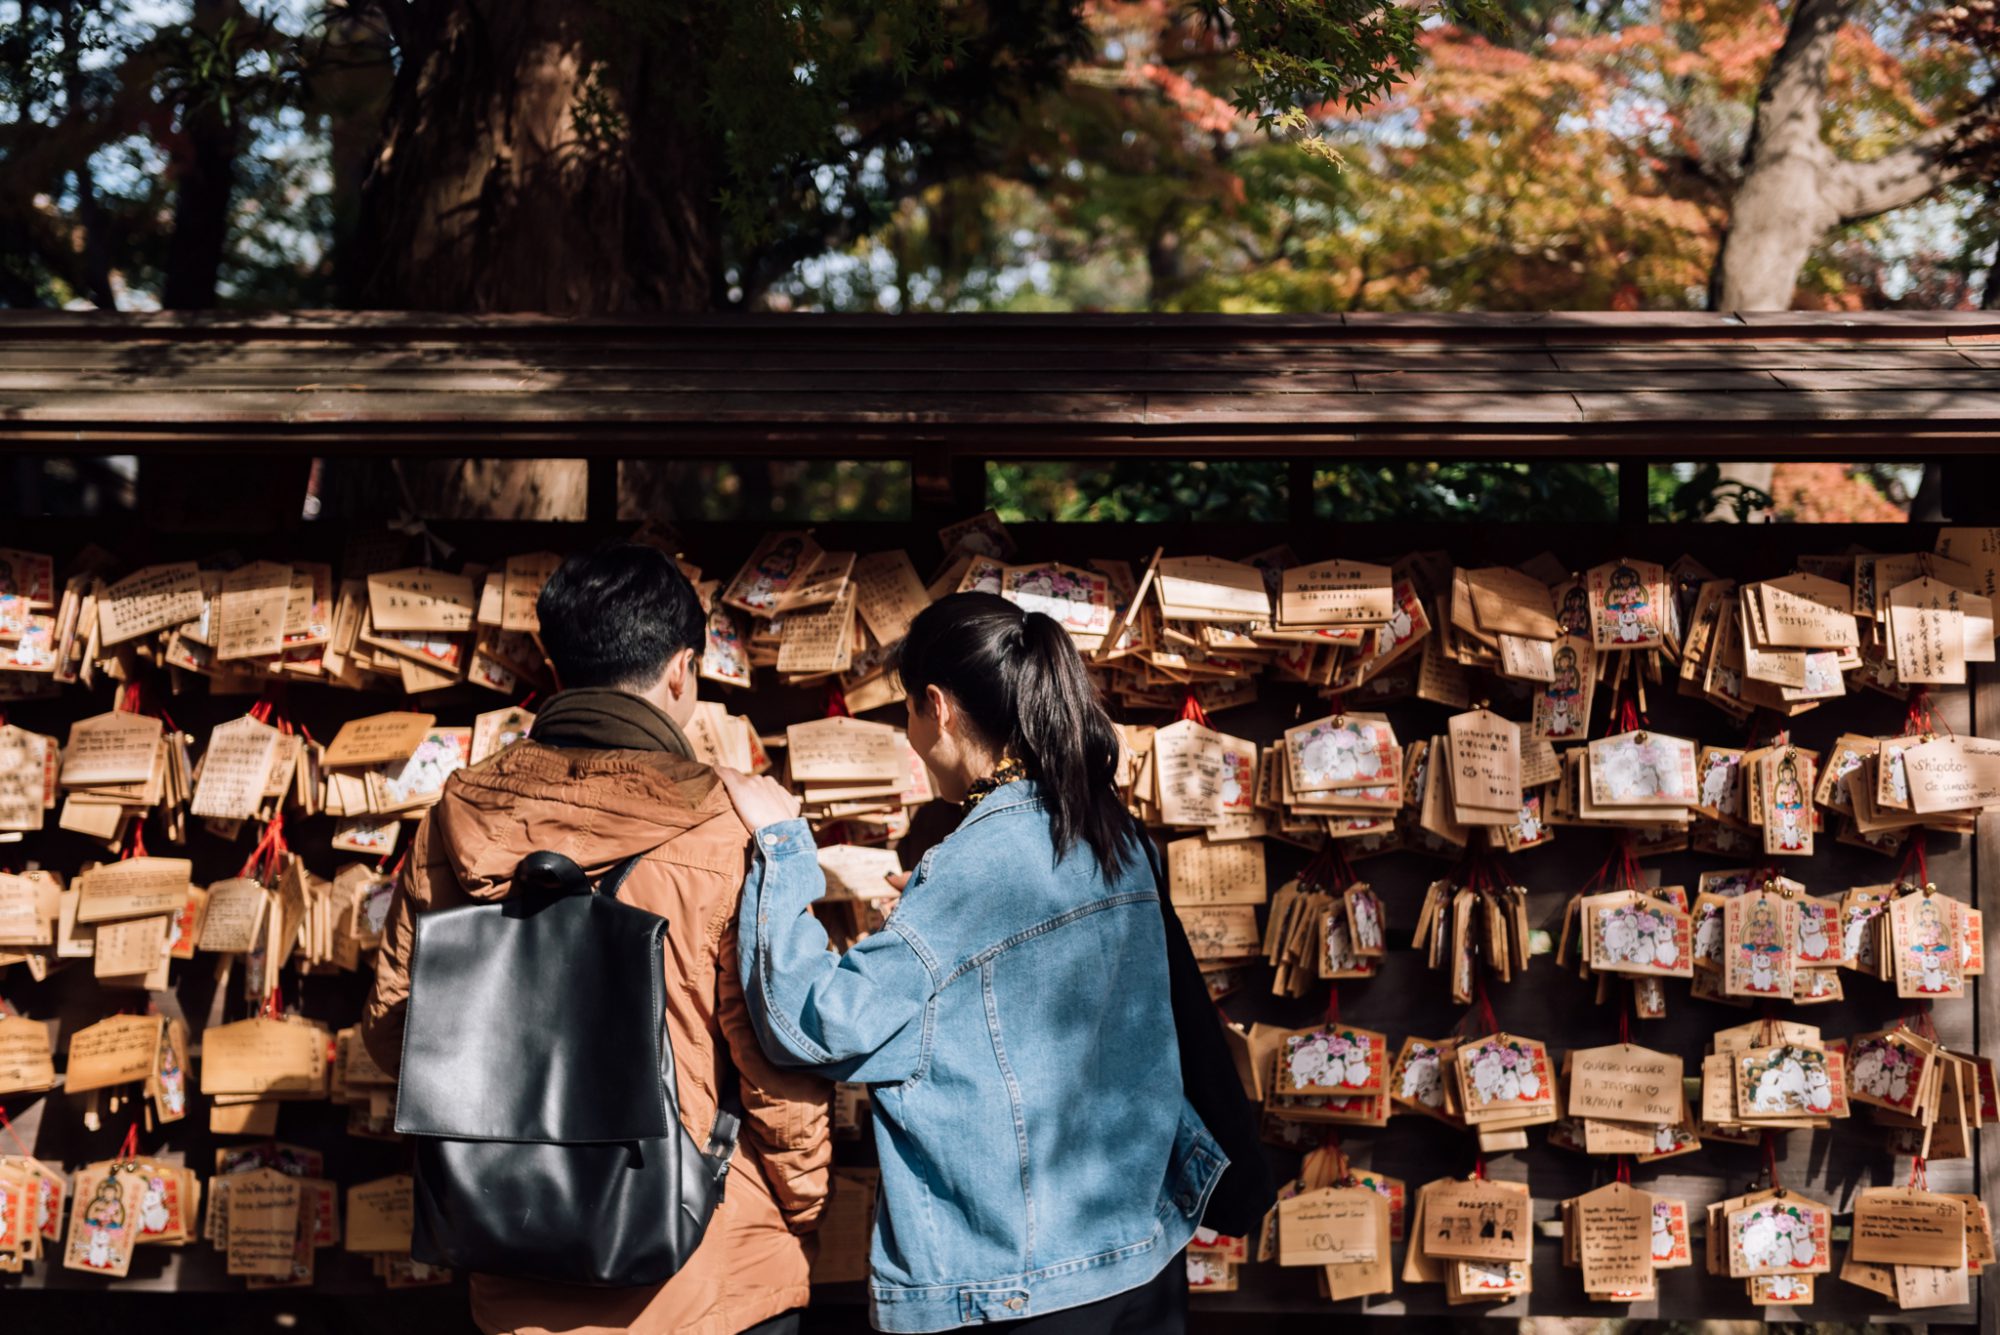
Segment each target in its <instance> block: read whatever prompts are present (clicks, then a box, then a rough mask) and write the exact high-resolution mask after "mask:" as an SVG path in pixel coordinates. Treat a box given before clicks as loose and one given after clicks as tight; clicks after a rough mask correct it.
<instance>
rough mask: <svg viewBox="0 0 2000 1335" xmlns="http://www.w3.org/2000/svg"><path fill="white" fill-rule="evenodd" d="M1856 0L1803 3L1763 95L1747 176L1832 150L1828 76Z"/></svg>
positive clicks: (1746, 151) (1746, 155)
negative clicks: (1825, 130)
mask: <svg viewBox="0 0 2000 1335" xmlns="http://www.w3.org/2000/svg"><path fill="white" fill-rule="evenodd" d="M1855 3H1856V0H1798V3H1797V5H1796V7H1795V8H1794V9H1793V10H1792V20H1791V22H1790V23H1788V24H1787V25H1785V40H1784V44H1783V45H1781V46H1780V47H1779V48H1778V53H1777V55H1775V56H1773V57H1772V58H1771V67H1770V69H1768V70H1767V71H1765V74H1764V84H1763V87H1761V88H1759V89H1758V90H1757V114H1756V120H1755V121H1754V122H1753V123H1752V125H1751V127H1750V138H1749V141H1748V142H1747V143H1745V144H1744V146H1743V167H1744V171H1745V173H1746V174H1747V173H1748V172H1750V171H1751V170H1754V169H1755V168H1756V167H1757V166H1759V165H1761V164H1764V163H1768V162H1769V161H1770V160H1771V159H1773V158H1775V157H1779V156H1782V155H1784V154H1788V153H1797V154H1803V155H1805V156H1809V157H1824V156H1826V155H1827V154H1828V152H1829V150H1828V149H1827V147H1826V141H1825V140H1823V139H1822V138H1821V137H1820V117H1821V110H1822V108H1823V107H1824V106H1825V103H1826V83H1827V71H1828V70H1829V69H1830V68H1831V66H1832V62H1833V47H1834V42H1835V40H1836V39H1837V38H1838V37H1839V36H1840V29H1841V27H1842V25H1844V24H1845V23H1846V22H1847V19H1848V16H1849V14H1850V13H1851V12H1852V10H1853V9H1854V6H1855Z"/></svg>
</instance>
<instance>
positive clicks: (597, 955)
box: [396, 852, 742, 1285]
mask: <svg viewBox="0 0 2000 1335" xmlns="http://www.w3.org/2000/svg"><path fill="white" fill-rule="evenodd" d="M638 860H639V859H638V857H637V856H634V857H631V858H628V859H627V860H626V861H624V862H622V863H620V864H619V865H618V866H616V867H614V868H612V869H611V871H610V872H608V873H607V874H606V875H605V876H604V877H603V878H602V879H601V880H600V881H599V882H598V883H597V884H596V885H595V886H592V885H591V884H590V881H589V879H588V878H587V877H586V876H585V875H584V873H583V871H582V870H581V869H580V868H579V867H578V866H577V865H576V863H574V862H572V861H571V860H570V859H569V858H566V857H564V856H563V855H562V854H560V853H549V852H541V853H531V854H529V855H528V856H527V857H525V858H523V859H522V860H521V863H520V866H519V868H518V869H517V870H516V871H515V874H514V886H513V893H512V894H511V895H510V896H509V897H508V898H506V899H504V900H501V901H499V902H496V903H491V904H474V905H470V906H468V907H464V908H455V909H444V910H441V911H438V912H435V913H424V914H419V915H418V916H417V919H416V941H415V944H414V947H413V951H412V955H411V962H410V999H409V1010H408V1015H407V1017H406V1022H405V1027H404V1033H403V1066H402V1081H401V1087H400V1089H399V1091H398V1097H397V1102H396V1130H397V1131H399V1132H401V1133H403V1134H404V1135H407V1136H409V1137H411V1138H412V1140H413V1141H414V1142H415V1144H416V1161H417V1163H416V1216H415V1219H414V1221H413V1232H412V1237H411V1247H410V1251H411V1254H412V1255H413V1256H415V1257H416V1259H418V1260H420V1261H424V1262H428V1263H430V1264H432V1265H441V1266H449V1267H451V1268H453V1269H456V1270H473V1271H481V1272H485V1273H488V1274H506V1275H519V1276H524V1277H528V1278H534V1279H545V1280H556V1281H561V1282H565V1283H572V1284H595V1285H645V1284H658V1283H661V1282H663V1281H665V1280H666V1279H668V1278H670V1277H672V1276H673V1275H674V1274H675V1273H677V1272H678V1271H679V1270H680V1268H681V1267H682V1266H684V1265H685V1264H687V1260H688V1258H689V1257H690V1256H692V1255H693V1254H694V1250H695V1248H696V1247H697V1246H699V1245H700V1243H701V1239H702V1234H703V1233H704V1232H705V1231H706V1229H707V1227H708V1221H709V1217H710V1216H711V1215H712V1214H713V1213H714V1212H715V1207H716V1203H717V1202H718V1201H720V1200H721V1199H722V1187H723V1178H724V1175H725V1174H726V1173H727V1172H728V1171H729V1159H730V1156H731V1155H732V1154H733V1153H734V1152H735V1150H736V1135H737V1131H738V1128H739V1126H740V1125H741V1120H742V1117H741V1114H742V1105H741V1103H740V1102H739V1101H738V1099H737V1094H736V1080H735V1073H734V1069H733V1068H732V1067H730V1066H729V1065H728V1051H727V1048H726V1046H722V1047H719V1051H720V1052H721V1059H722V1063H723V1072H722V1076H723V1078H722V1083H721V1085H720V1088H721V1090H722V1092H723V1095H724V1097H723V1100H722V1109H721V1111H719V1112H718V1113H717V1115H716V1119H715V1129H714V1130H713V1131H712V1132H710V1134H709V1138H708V1144H707V1145H706V1146H701V1145H697V1144H696V1143H695V1141H694V1138H693V1137H692V1136H690V1135H688V1133H687V1131H686V1130H685V1129H684V1128H683V1127H682V1126H681V1119H680V1099H679V1095H678V1093H677V1092H676V1090H675V1086H674V1053H673V1046H672V1044H671V1043H670V1042H669V1041H668V1038H667V1029H666V1014H665V1004H666V1003H665V997H664V988H665V985H666V984H665V978H664V974H663V968H664V958H663V942H662V938H663V936H664V934H665V932H666V926H667V920H666V919H665V918H662V917H660V916H658V915H657V914H653V913H648V912H646V911H645V910H644V909H640V908H636V907H634V906H632V905H630V904H625V903H621V902H619V901H618V900H617V899H616V898H614V895H615V894H616V892H617V890H618V887H619V885H620V884H621V883H623V881H624V879H625V877H626V875H627V874H628V873H629V872H630V871H631V870H632V867H633V865H634V864H635V863H637V862H638Z"/></svg>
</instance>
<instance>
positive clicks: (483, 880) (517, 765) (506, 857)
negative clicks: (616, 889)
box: [431, 739, 736, 900]
mask: <svg viewBox="0 0 2000 1335" xmlns="http://www.w3.org/2000/svg"><path fill="white" fill-rule="evenodd" d="M714 820H727V821H731V822H735V820H736V815H735V808H734V807H733V806H732V805H731V804H730V801H729V795H728V793H727V792H725V791H724V790H723V787H722V781H721V780H720V779H718V778H717V777H716V775H715V771H714V770H712V769H710V768H709V767H708V766H707V765H703V764H699V763H697V762H695V761H692V760H684V759H682V758H681V757H679V756H676V755H673V754H671V753H667V752H653V751H625V750H620V751H598V750H572V749H568V748H558V747H553V746H545V745H543V744H541V743H539V742H536V741H534V740H532V739H530V740H526V741H521V742H516V743H515V744H514V745H512V746H510V747H508V748H507V749H506V750H504V751H502V752H500V753H499V754H498V755H496V756H493V757H492V758H491V759H488V760H486V761H484V762H482V763H480V764H478V765H474V766H472V767H470V768H467V769H462V770H459V771H458V772H457V773H455V774H453V775H452V776H451V778H450V780H449V781H448V782H447V783H446V784H445V788H444V793H443V795H442V796H441V797H440V798H439V799H438V803H437V806H436V807H435V808H434V809H433V811H432V813H431V826H432V837H433V839H434V840H435V841H436V846H437V847H438V848H439V849H441V850H442V851H443V852H444V854H445V856H446V857H447V858H449V859H450V862H451V866H452V871H453V872H454V873H455V874H456V875H457V877H458V881H459V884H460V885H461V886H462V887H463V888H464V889H465V891H466V893H467V894H469V895H471V896H472V897H473V898H475V899H482V900H494V899H503V898H505V897H506V894H507V890H508V887H509V885H510V884H511V883H512V881H513V877H514V868H515V867H516V866H517V865H519V863H520V861H521V859H522V858H524V857H526V856H527V855H528V854H530V853H533V852H536V851H538V850H541V849H547V850H549V851H551V852H556V853H561V854H563V855H565V856H566V857H568V858H570V859H571V860H573V861H574V862H575V863H576V864H577V865H578V866H580V867H582V868H583V869H584V870H585V871H586V872H590V873H592V874H596V873H597V872H600V871H603V870H604V869H605V868H607V867H609V866H611V865H612V864H614V863H617V862H621V861H623V860H624V859H626V858H629V857H631V856H632V855H633V854H635V853H645V852H649V851H651V850H652V849H655V848H657V847H659V846H660V845H661V844H664V843H666V842H667V841H668V840H670V839H674V838H676V837H678V836H680V835H682V834H685V833H686V832H687V831H689V830H692V829H694V828H696V827H697V826H701V825H706V824H708V823H709V822H710V821H714Z"/></svg>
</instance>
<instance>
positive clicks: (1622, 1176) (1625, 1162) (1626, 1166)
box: [1618, 1154, 1632, 1182]
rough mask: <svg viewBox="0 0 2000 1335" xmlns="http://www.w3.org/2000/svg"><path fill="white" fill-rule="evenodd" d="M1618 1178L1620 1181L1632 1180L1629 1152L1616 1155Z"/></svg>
mask: <svg viewBox="0 0 2000 1335" xmlns="http://www.w3.org/2000/svg"><path fill="white" fill-rule="evenodd" d="M1618 1180H1619V1181H1620V1182H1630V1181H1631V1180H1632V1156H1631V1155H1629V1154H1621V1155H1619V1156H1618Z"/></svg>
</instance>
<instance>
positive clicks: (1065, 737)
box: [899, 593, 1135, 879]
mask: <svg viewBox="0 0 2000 1335" xmlns="http://www.w3.org/2000/svg"><path fill="white" fill-rule="evenodd" d="M899 670H900V672H901V674H902V678H903V687H904V689H905V690H906V691H908V692H909V694H910V696H911V698H912V699H917V700H921V699H922V698H923V696H924V692H925V689H926V688H927V687H930V686H933V685H935V686H937V687H940V688H941V689H943V690H945V691H948V692H949V693H950V694H951V696H952V698H953V699H954V700H956V701H957V702H958V705H959V707H960V708H961V709H963V710H964V711H965V712H966V714H967V715H969V716H970V718H971V720H972V723H973V725H974V727H975V728H977V729H978V731H979V733H980V735H981V737H982V739H983V740H985V741H986V742H987V743H988V744H989V745H991V746H994V747H995V748H996V749H1004V750H1005V751H1006V752H1007V753H1008V754H1010V755H1012V756H1013V757H1014V758H1015V759H1016V760H1018V761H1020V762H1021V766H1022V768H1023V769H1024V770H1025V771H1026V773H1027V777H1028V778H1030V779H1033V780H1034V781H1035V782H1036V783H1037V784H1039V785H1040V787H1041V790H1042V799H1043V801H1044V803H1045V804H1046V805H1047V807H1048V811H1049V824H1050V831H1051V834H1052V835H1053V837H1054V840H1055V849H1056V856H1057V857H1058V858H1061V857H1063V856H1064V855H1065V854H1067V853H1068V852H1069V851H1070V850H1071V849H1072V848H1074V847H1076V846H1077V845H1078V844H1083V845H1085V846H1087V847H1088V848H1089V849H1090V851H1091V854H1092V856H1093V857H1094V858H1095V859H1096V861H1097V864H1098V866H1099V867H1100V868H1101V869H1102V870H1103V872H1104V875H1105V877H1106V879H1111V878H1115V877H1116V876H1117V875H1118V874H1119V873H1120V872H1121V871H1123V870H1124V868H1125V867H1126V866H1127V865H1128V863H1129V862H1130V859H1131V858H1132V857H1133V856H1134V849H1135V845H1134V843H1133V838H1134V835H1135V827H1134V823H1133V820H1132V817H1131V815H1130V814H1129V813H1128V812H1126V810H1125V808H1124V806H1123V804H1121V803H1120V802H1119V800H1118V792H1117V789H1116V787H1115V783H1114V781H1115V779H1116V776H1117V771H1118V734H1117V731H1116V730H1115V729H1114V728H1113V727H1112V726H1111V717H1110V715H1108V714H1106V713H1105V712H1104V706H1103V704H1102V703H1100V702H1099V700H1098V698H1097V692H1096V691H1095V689H1093V688H1092V686H1091V683H1090V678H1089V676H1088V675H1087V674H1086V673H1085V672H1084V669H1083V660H1082V659H1081V658H1080V657H1079V656H1078V655H1077V652H1076V646H1075V645H1074V644H1073V643H1072V642H1071V641H1070V637H1069V632H1067V631H1065V630H1064V629H1063V628H1062V625H1061V623H1059V622H1058V621H1056V620H1055V619H1054V618H1053V617H1049V616H1045V615H1043V614H1042V613H1040V612H1025V613H1024V612H1023V611H1022V609H1021V608H1020V606H1018V605H1017V604H1015V603H1011V602H1008V601H1007V600H1006V599H1004V598H999V597H996V596H994V595H993V594H988V593H961V594H953V595H952V596H950V597H947V598H941V599H939V600H938V601H937V602H935V603H933V604H932V605H931V606H929V607H927V608H925V609H924V610H923V611H922V612H921V613H919V614H918V615H917V617H916V618H915V620H913V621H912V622H911V623H910V629H909V634H908V635H907V637H906V638H905V639H904V641H903V650H902V657H901V664H900V669H899Z"/></svg>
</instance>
